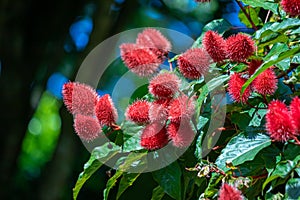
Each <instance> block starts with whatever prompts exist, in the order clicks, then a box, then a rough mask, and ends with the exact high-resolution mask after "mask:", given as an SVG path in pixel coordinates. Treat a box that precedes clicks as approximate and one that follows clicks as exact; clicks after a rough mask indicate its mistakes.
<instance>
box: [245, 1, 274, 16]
mask: <svg viewBox="0 0 300 200" xmlns="http://www.w3.org/2000/svg"><path fill="white" fill-rule="evenodd" d="M242 1H243V2H244V3H245V4H247V5H250V6H252V7H255V8H256V7H262V8H264V9H266V10H271V11H272V12H273V13H274V14H276V15H278V4H277V3H272V2H269V1H266V0H242Z"/></svg>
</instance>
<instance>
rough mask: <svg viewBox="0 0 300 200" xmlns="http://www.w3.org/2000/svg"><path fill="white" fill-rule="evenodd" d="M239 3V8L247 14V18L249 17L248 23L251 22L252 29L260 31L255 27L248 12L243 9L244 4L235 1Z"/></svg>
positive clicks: (237, 0)
mask: <svg viewBox="0 0 300 200" xmlns="http://www.w3.org/2000/svg"><path fill="white" fill-rule="evenodd" d="M235 1H236V2H237V4H238V5H239V7H240V8H241V10H242V11H243V13H244V14H245V16H246V17H247V19H248V21H249V22H250V24H251V26H252V28H253V29H254V30H256V31H257V30H258V28H257V27H256V26H255V24H254V23H253V21H252V19H251V17H250V15H249V14H248V13H247V11H246V10H245V8H244V7H243V5H242V3H241V2H240V1H239V0H235Z"/></svg>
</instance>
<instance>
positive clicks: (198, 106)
mask: <svg viewBox="0 0 300 200" xmlns="http://www.w3.org/2000/svg"><path fill="white" fill-rule="evenodd" d="M199 91H200V95H199V97H198V98H197V102H196V123H197V124H198V123H200V111H201V106H202V104H203V102H204V100H205V99H206V97H207V95H208V94H209V90H208V87H207V85H204V86H203V87H202V88H201V89H200V90H199Z"/></svg>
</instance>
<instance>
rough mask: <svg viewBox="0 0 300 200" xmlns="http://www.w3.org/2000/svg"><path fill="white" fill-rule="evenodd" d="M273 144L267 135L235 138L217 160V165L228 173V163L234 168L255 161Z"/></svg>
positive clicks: (241, 135) (238, 136) (242, 135)
mask: <svg viewBox="0 0 300 200" xmlns="http://www.w3.org/2000/svg"><path fill="white" fill-rule="evenodd" d="M270 144H271V140H270V138H269V137H268V136H267V135H264V134H257V135H256V136H255V137H254V138H249V137H246V136H245V135H244V134H243V133H241V134H239V135H237V136H235V137H233V138H232V139H231V140H230V141H229V142H228V144H227V145H226V147H225V148H224V149H223V150H222V152H221V154H220V156H219V157H218V158H217V160H216V165H217V166H218V167H219V168H220V169H222V170H223V171H228V170H229V168H227V167H226V163H232V165H233V166H237V165H240V164H242V163H244V162H246V161H249V160H253V159H254V157H255V156H256V154H257V153H258V152H259V151H261V150H262V149H264V148H265V147H267V146H269V145H270Z"/></svg>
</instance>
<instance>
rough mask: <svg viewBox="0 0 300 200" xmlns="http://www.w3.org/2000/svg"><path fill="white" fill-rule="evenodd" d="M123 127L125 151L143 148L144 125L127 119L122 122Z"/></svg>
mask: <svg viewBox="0 0 300 200" xmlns="http://www.w3.org/2000/svg"><path fill="white" fill-rule="evenodd" d="M121 128H122V130H123V134H124V144H123V151H124V152H131V151H135V150H141V149H143V147H142V146H141V145H140V135H141V130H142V129H143V126H140V125H137V124H135V123H132V122H130V121H125V122H123V123H122V125H121Z"/></svg>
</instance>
